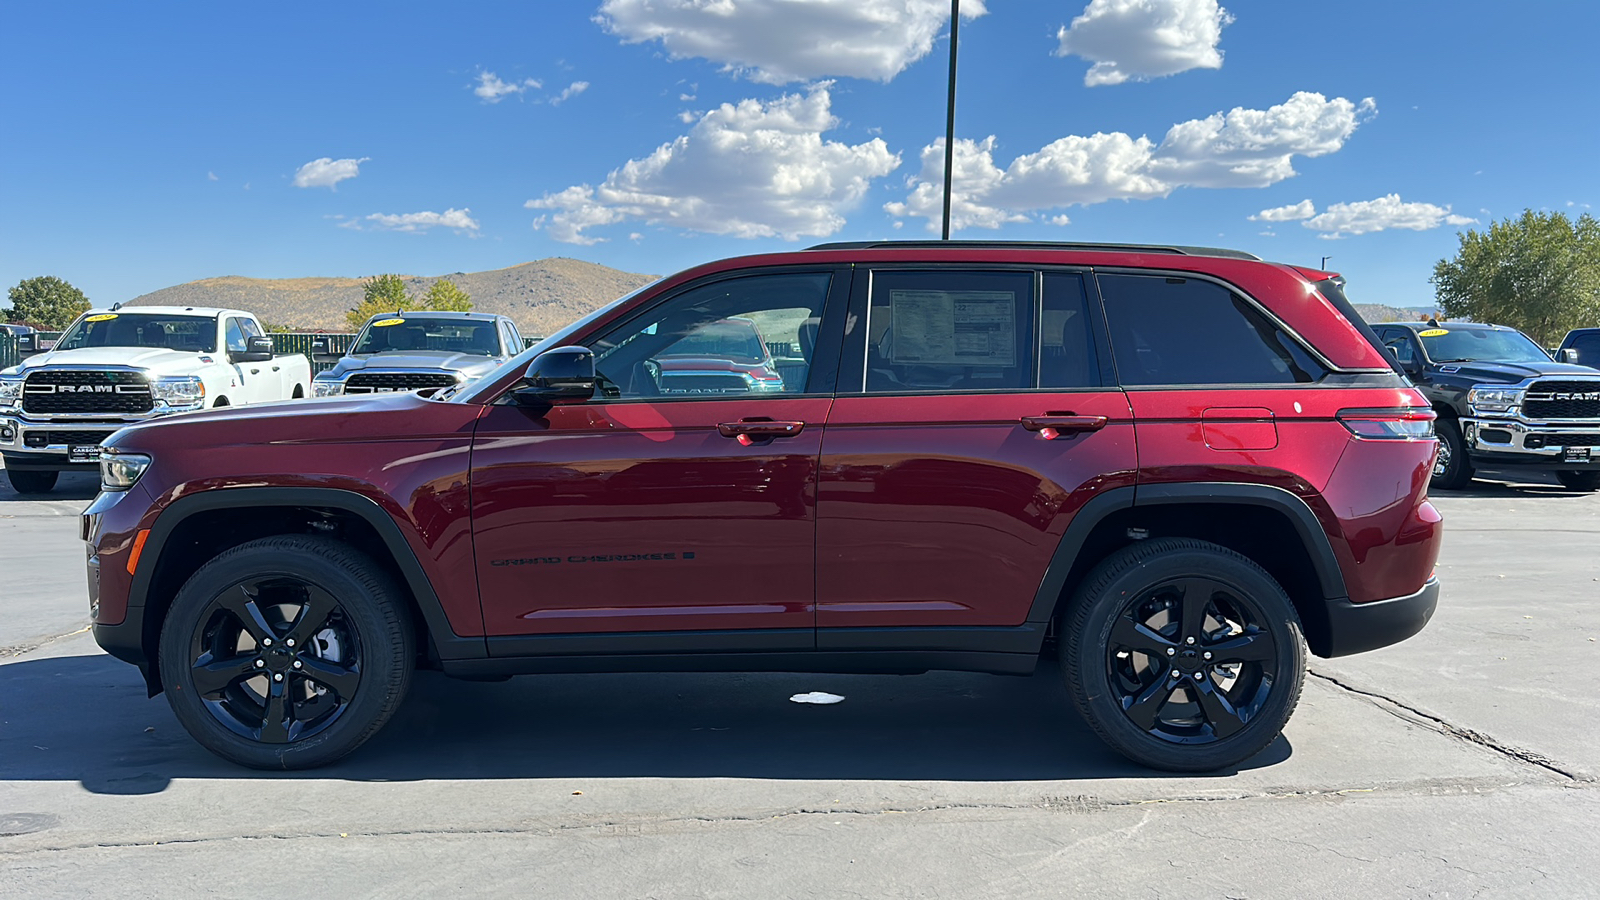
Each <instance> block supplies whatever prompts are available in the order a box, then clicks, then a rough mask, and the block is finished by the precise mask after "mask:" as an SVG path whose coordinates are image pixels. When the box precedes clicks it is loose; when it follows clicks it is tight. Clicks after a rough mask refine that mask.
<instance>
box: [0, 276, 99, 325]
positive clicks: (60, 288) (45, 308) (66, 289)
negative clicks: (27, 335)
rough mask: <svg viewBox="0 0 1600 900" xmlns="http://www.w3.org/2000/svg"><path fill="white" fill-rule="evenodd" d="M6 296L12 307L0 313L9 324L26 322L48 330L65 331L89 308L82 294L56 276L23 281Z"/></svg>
mask: <svg viewBox="0 0 1600 900" xmlns="http://www.w3.org/2000/svg"><path fill="white" fill-rule="evenodd" d="M7 295H8V296H9V297H10V298H11V307H10V308H9V309H5V310H0V314H3V315H4V316H5V317H6V321H8V322H26V323H28V324H30V325H36V326H38V327H39V328H42V329H44V330H45V331H62V330H64V329H65V328H66V327H67V326H68V325H71V324H72V320H73V319H76V318H77V317H78V316H80V315H82V314H83V313H85V312H87V311H88V309H89V298H88V297H85V296H84V295H83V291H80V290H78V289H77V288H75V287H73V286H72V285H70V284H68V283H66V282H65V281H62V280H61V279H59V278H57V277H55V276H54V275H41V276H40V277H38V278H24V279H22V280H21V281H19V282H18V283H17V286H16V287H14V288H12V289H11V290H10V291H8V292H7Z"/></svg>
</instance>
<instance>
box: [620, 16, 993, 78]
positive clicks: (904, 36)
mask: <svg viewBox="0 0 1600 900" xmlns="http://www.w3.org/2000/svg"><path fill="white" fill-rule="evenodd" d="M961 7H962V8H961V15H962V17H963V18H966V19H974V18H977V17H978V16H981V15H983V14H984V13H985V12H987V10H986V9H985V8H984V0H967V2H965V3H963V4H962V5H961ZM594 18H595V21H596V22H597V23H599V24H600V26H601V27H603V28H604V29H605V30H606V31H608V32H610V33H611V34H614V35H616V36H618V37H620V38H621V39H622V40H623V42H625V43H629V44H639V43H644V42H647V41H660V42H661V45H662V46H663V47H665V48H666V50H667V54H668V55H669V56H671V57H672V58H673V59H686V58H691V57H699V58H702V59H707V60H710V61H712V62H715V63H721V64H722V66H723V70H724V71H728V72H734V73H737V74H740V75H743V76H744V77H746V78H749V79H750V80H751V81H757V82H762V83H764V84H787V83H789V82H793V81H807V80H812V79H820V78H838V77H849V78H865V79H872V80H876V81H889V80H890V79H892V78H894V77H895V76H896V75H898V74H900V72H902V71H903V70H904V69H905V68H906V67H907V66H909V65H911V64H912V63H914V62H916V61H917V60H919V59H921V58H922V57H924V56H926V55H927V54H928V52H929V51H930V50H932V49H933V42H934V39H935V38H937V37H938V36H939V34H940V32H941V31H942V30H943V29H944V27H945V25H946V23H947V22H948V21H949V19H950V4H949V2H947V0H806V2H796V0H605V2H603V3H601V4H600V11H599V13H598V14H597V15H596V16H595V17H594Z"/></svg>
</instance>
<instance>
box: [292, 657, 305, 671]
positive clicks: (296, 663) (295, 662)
mask: <svg viewBox="0 0 1600 900" xmlns="http://www.w3.org/2000/svg"><path fill="white" fill-rule="evenodd" d="M304 666H305V663H303V662H301V661H300V660H298V659H297V660H295V661H294V667H295V668H296V669H299V668H303V667H304Z"/></svg>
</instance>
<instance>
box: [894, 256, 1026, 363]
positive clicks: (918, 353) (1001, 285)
mask: <svg viewBox="0 0 1600 900" xmlns="http://www.w3.org/2000/svg"><path fill="white" fill-rule="evenodd" d="M1033 286H1034V276H1033V273H1032V272H971V271H956V270H951V271H923V272H917V271H893V270H888V271H885V270H879V271H875V272H873V273H872V292H871V303H870V306H869V308H868V313H867V332H866V390H867V391H868V392H869V393H903V392H904V393H911V392H927V391H966V390H979V391H981V390H990V391H1003V390H1019V389H1024V388H1031V387H1033V384H1034V374H1033V373H1034V352H1033V348H1034V342H1033V315H1034V305H1035V304H1034V291H1033Z"/></svg>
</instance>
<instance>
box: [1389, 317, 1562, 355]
mask: <svg viewBox="0 0 1600 900" xmlns="http://www.w3.org/2000/svg"><path fill="white" fill-rule="evenodd" d="M1417 336H1418V337H1420V338H1422V346H1423V349H1425V350H1427V351H1428V358H1429V359H1431V360H1433V361H1434V362H1436V363H1446V362H1472V361H1481V362H1505V363H1523V362H1550V355H1549V354H1548V353H1545V352H1544V351H1543V350H1542V349H1540V348H1539V345H1538V344H1535V343H1534V342H1533V341H1532V339H1530V338H1529V337H1528V336H1527V335H1525V334H1523V333H1522V332H1520V331H1502V330H1500V329H1498V328H1451V327H1450V326H1448V325H1444V326H1441V327H1439V328H1427V329H1423V330H1422V331H1420V332H1418V333H1417Z"/></svg>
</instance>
